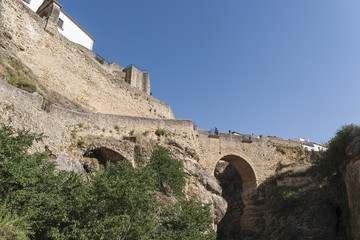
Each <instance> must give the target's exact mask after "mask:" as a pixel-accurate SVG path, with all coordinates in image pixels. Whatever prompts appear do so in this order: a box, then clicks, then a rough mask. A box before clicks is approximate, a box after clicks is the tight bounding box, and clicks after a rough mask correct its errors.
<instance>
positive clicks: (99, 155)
mask: <svg viewBox="0 0 360 240" xmlns="http://www.w3.org/2000/svg"><path fill="white" fill-rule="evenodd" d="M84 157H88V158H95V159H97V161H98V164H99V167H100V169H101V168H105V167H106V163H107V162H108V161H109V162H111V163H113V164H117V163H118V162H120V161H123V160H125V157H124V156H123V155H121V154H120V153H118V152H116V151H114V150H112V149H110V148H107V147H98V148H94V149H91V150H88V151H86V152H85V153H84Z"/></svg>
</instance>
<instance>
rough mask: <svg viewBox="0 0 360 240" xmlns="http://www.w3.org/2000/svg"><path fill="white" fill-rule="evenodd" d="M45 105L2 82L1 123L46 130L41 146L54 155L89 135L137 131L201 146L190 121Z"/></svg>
mask: <svg viewBox="0 0 360 240" xmlns="http://www.w3.org/2000/svg"><path fill="white" fill-rule="evenodd" d="M45 106H46V105H45V104H44V99H43V97H41V96H40V95H39V94H37V93H33V94H31V93H28V92H25V91H23V90H20V89H18V88H16V87H13V86H11V85H9V84H6V83H1V82H0V123H2V124H10V125H12V126H14V127H16V128H26V129H29V130H31V131H32V132H37V133H44V135H45V136H47V138H45V139H44V143H42V144H41V146H45V145H46V146H47V148H48V149H49V150H51V152H52V153H53V154H54V155H58V154H60V153H61V152H63V151H65V150H67V149H68V148H71V145H74V144H76V142H77V141H79V139H81V138H87V137H92V138H95V137H97V138H103V139H113V140H116V139H119V140H122V139H124V138H127V137H130V136H136V135H137V134H138V135H146V136H147V137H148V138H149V139H153V140H154V141H157V140H158V138H159V136H158V135H156V134H155V132H156V130H164V132H165V134H164V136H160V137H162V138H172V139H176V142H178V143H179V144H181V145H182V146H183V147H184V148H185V147H190V146H191V147H192V148H197V147H196V146H197V145H198V144H197V143H196V131H195V130H196V127H195V125H194V123H193V122H192V121H190V120H172V119H156V118H142V117H131V116H122V115H114V114H102V113H82V112H76V111H71V110H67V109H64V108H62V107H59V106H57V105H50V106H46V107H45ZM39 146H40V145H39Z"/></svg>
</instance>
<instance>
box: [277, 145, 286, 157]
mask: <svg viewBox="0 0 360 240" xmlns="http://www.w3.org/2000/svg"><path fill="white" fill-rule="evenodd" d="M276 151H278V152H279V153H281V154H282V155H285V154H286V152H285V150H284V149H283V148H282V147H280V146H276Z"/></svg>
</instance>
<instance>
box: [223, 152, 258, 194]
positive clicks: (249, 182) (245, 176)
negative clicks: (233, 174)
mask: <svg viewBox="0 0 360 240" xmlns="http://www.w3.org/2000/svg"><path fill="white" fill-rule="evenodd" d="M221 160H223V161H226V162H229V163H231V164H232V165H233V166H234V167H235V168H236V170H237V171H238V172H239V174H240V176H241V179H242V190H243V192H244V191H246V190H248V189H254V188H256V187H257V183H256V182H257V181H256V174H255V171H254V169H253V168H252V167H251V165H250V164H249V163H248V162H247V161H246V160H244V159H243V158H241V157H239V156H236V155H226V156H224V157H222V158H221Z"/></svg>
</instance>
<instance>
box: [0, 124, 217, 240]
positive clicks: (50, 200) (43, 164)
mask: <svg viewBox="0 0 360 240" xmlns="http://www.w3.org/2000/svg"><path fill="white" fill-rule="evenodd" d="M41 138H42V136H41V135H37V134H32V133H29V132H28V131H25V130H17V131H15V130H14V129H12V128H11V127H1V128H0V238H1V239H20V240H23V239H24V240H26V239H37V240H38V239H39V240H42V239H56V240H57V239H62V240H63V239H69V240H70V239H71V240H72V239H74V240H75V239H76V240H85V239H124V240H126V239H128V240H132V239H144V240H147V239H189V240H190V239H194V240H197V239H199V240H200V239H215V238H214V237H212V236H213V232H212V231H211V230H212V227H211V224H212V220H211V217H210V216H211V215H210V211H209V209H208V207H204V206H202V204H201V203H199V202H196V201H189V202H187V201H185V200H184V199H183V188H184V186H185V174H184V172H183V168H182V164H181V162H180V161H178V160H175V159H173V158H171V157H170V155H169V151H168V150H166V149H164V148H161V147H159V148H158V149H156V150H155V151H154V153H153V156H152V157H151V161H150V164H149V165H148V166H147V167H138V168H133V167H132V166H131V164H130V163H129V162H127V161H123V162H120V163H119V164H117V165H113V164H111V163H108V164H107V167H106V168H105V169H104V170H102V171H99V172H96V173H95V172H94V173H92V175H91V176H90V178H91V180H90V181H84V180H83V179H82V178H81V177H80V176H79V175H77V174H75V173H73V172H65V171H55V165H54V164H53V163H50V162H48V161H47V156H46V154H45V153H38V152H36V153H33V154H30V153H29V152H28V149H29V148H30V147H31V146H32V143H33V142H34V141H40V140H41ZM163 183H166V184H168V185H169V186H170V187H171V189H172V191H174V192H175V193H176V194H177V196H178V198H179V200H178V203H177V204H175V205H171V206H169V207H168V208H166V209H163V210H161V208H160V205H159V203H158V202H157V198H156V195H157V191H159V189H160V188H161V186H163Z"/></svg>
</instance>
